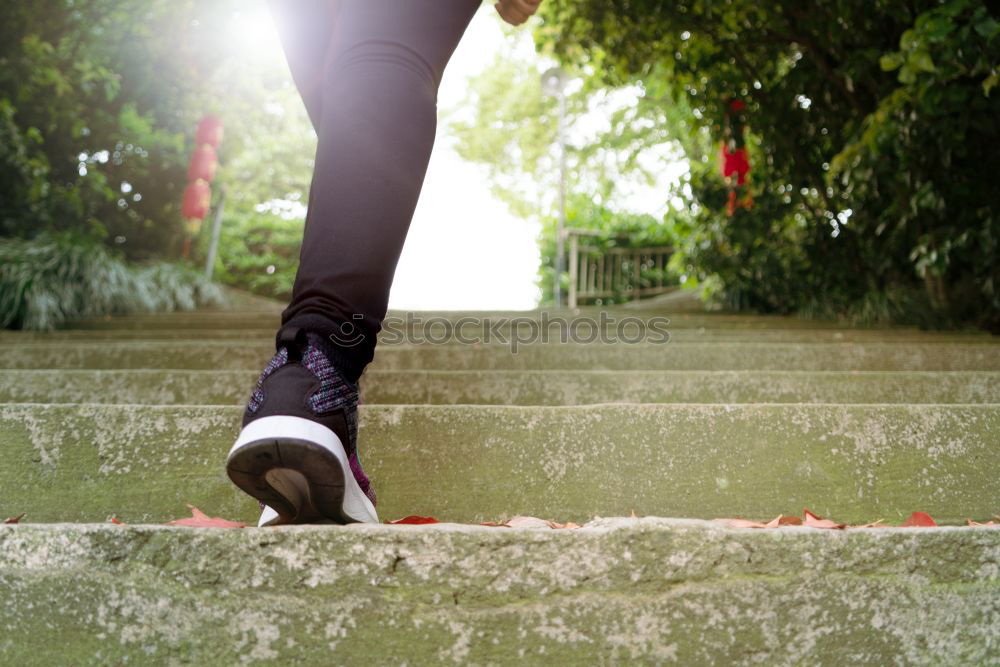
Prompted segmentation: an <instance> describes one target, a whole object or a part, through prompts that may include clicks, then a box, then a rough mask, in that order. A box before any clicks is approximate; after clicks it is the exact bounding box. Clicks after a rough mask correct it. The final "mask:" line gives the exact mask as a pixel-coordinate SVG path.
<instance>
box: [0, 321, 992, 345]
mask: <svg viewBox="0 0 1000 667" xmlns="http://www.w3.org/2000/svg"><path fill="white" fill-rule="evenodd" d="M517 330H518V331H520V332H521V333H522V334H528V333H530V332H531V328H530V327H528V326H521V327H519V328H518V329H517ZM604 330H605V331H607V332H608V333H609V334H610V333H611V332H616V330H617V327H606V328H605V329H604ZM668 330H669V335H670V340H671V342H675V343H678V342H684V343H689V342H702V343H716V342H718V343H982V344H994V345H996V344H1000V339H998V338H997V337H995V336H991V335H989V334H987V333H984V332H981V331H975V332H947V333H945V332H927V331H919V330H916V329H761V330H749V331H747V330H742V329H733V328H723V329H705V328H704V327H701V328H678V329H671V328H670V327H668ZM450 331H452V332H454V331H455V329H453V328H452V329H450ZM498 331H499V332H501V333H502V334H503V335H504V336H506V337H508V338H509V337H510V335H511V334H510V331H511V328H510V327H502V328H500V329H499V330H498ZM575 331H576V332H577V335H578V336H580V337H584V338H585V337H586V336H587V335H589V334H590V331H589V330H586V328H585V327H579V328H578V329H576V330H575ZM623 331H624V332H625V333H626V334H627V335H630V333H629V332H628V331H626V330H624V329H623ZM448 332H449V328H448V327H446V326H438V325H432V326H429V327H428V328H426V329H423V328H419V327H418V328H412V329H408V330H407V331H406V333H407V335H408V336H410V337H409V338H407V339H405V340H404V341H403V342H410V343H413V342H427V341H428V339H430V340H431V341H439V340H440V339H441V338H443V337H445V336H446V334H447V333H448ZM461 333H462V335H464V336H467V337H473V336H474V335H479V334H483V335H484V334H485V332H484V331H483V330H482V329H477V328H475V327H466V328H464V329H463V330H462V332H461ZM274 334H275V330H274V329H261V328H254V329H208V328H205V329H175V328H165V327H161V328H151V329H140V328H137V329H63V330H58V331H0V343H45V342H54V341H59V342H88V341H143V340H147V341H171V340H198V341H201V340H223V341H226V340H234V339H238V340H241V341H245V342H251V343H253V344H255V345H273V343H274ZM560 335H561V333H560V330H558V329H556V328H553V329H552V330H551V331H550V332H549V337H550V338H551V339H552V340H555V339H558V338H559V336H560ZM484 337H485V336H484ZM399 338H400V336H398V335H396V334H392V333H390V332H387V333H383V334H382V335H381V336H380V337H379V343H380V344H381V345H393V344H396V342H398V339H399Z"/></svg>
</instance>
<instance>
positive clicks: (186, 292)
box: [0, 235, 224, 329]
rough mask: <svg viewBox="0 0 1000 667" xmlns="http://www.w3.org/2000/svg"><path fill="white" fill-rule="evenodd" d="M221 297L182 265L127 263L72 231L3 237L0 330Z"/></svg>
mask: <svg viewBox="0 0 1000 667" xmlns="http://www.w3.org/2000/svg"><path fill="white" fill-rule="evenodd" d="M223 302H224V297H223V294H222V291H221V290H220V289H219V288H218V287H217V286H216V285H213V284H212V283H210V282H208V281H206V280H205V279H204V277H202V276H201V274H199V273H197V272H196V271H194V270H193V269H191V268H190V267H187V266H184V265H180V264H169V263H166V262H157V263H152V264H147V265H130V264H126V263H125V262H124V261H122V260H121V259H119V258H117V257H116V256H114V255H113V254H112V253H111V252H110V251H109V250H108V249H107V248H105V247H104V246H102V245H99V244H97V243H95V242H93V241H91V240H88V239H83V238H80V237H77V236H71V235H59V236H56V235H41V236H38V237H36V238H35V239H31V240H25V239H0V328H20V329H53V328H55V327H58V326H60V325H62V324H63V323H65V322H66V321H67V320H70V319H75V318H80V317H96V316H100V315H109V314H125V313H134V312H158V311H171V310H191V309H193V308H196V307H198V306H214V305H221V304H222V303H223Z"/></svg>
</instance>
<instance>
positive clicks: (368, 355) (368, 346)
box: [279, 314, 375, 384]
mask: <svg viewBox="0 0 1000 667" xmlns="http://www.w3.org/2000/svg"><path fill="white" fill-rule="evenodd" d="M290 326H295V327H299V328H301V329H304V330H305V331H306V332H307V333H310V334H314V335H313V336H309V340H310V342H312V343H314V344H315V345H317V346H318V347H319V348H320V349H321V350H322V351H323V354H325V355H326V357H327V359H329V360H330V363H331V364H333V367H334V368H336V369H337V370H338V371H340V372H341V373H342V374H343V376H344V377H345V378H346V379H347V380H349V381H350V382H353V383H355V384H357V382H358V379H359V378H360V377H361V374H362V373H363V372H364V370H365V367H366V366H367V365H368V364H369V363H371V360H372V357H373V356H374V354H375V345H374V336H371V341H369V340H367V335H365V337H362V338H361V340H359V341H358V342H357V343H356V344H353V345H349V346H347V345H341V344H338V343H337V342H336V338H337V337H338V336H340V335H341V333H340V332H341V331H342V329H341V327H340V325H339V324H337V323H335V322H333V321H332V320H329V319H327V318H325V317H323V316H321V315H314V314H307V315H299V316H296V317H295V318H294V319H293V320H290V321H288V322H286V323H285V324H284V325H282V327H281V328H282V329H284V328H285V327H290ZM279 332H280V329H279Z"/></svg>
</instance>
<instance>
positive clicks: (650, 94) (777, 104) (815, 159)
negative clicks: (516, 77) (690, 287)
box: [536, 0, 1000, 332]
mask: <svg viewBox="0 0 1000 667" xmlns="http://www.w3.org/2000/svg"><path fill="white" fill-rule="evenodd" d="M542 14H543V19H544V23H543V24H542V25H541V26H540V27H539V29H538V31H537V32H536V37H537V39H538V41H539V42H540V48H541V49H542V50H543V51H547V52H549V53H552V54H553V55H556V56H557V57H559V58H560V59H561V60H562V61H563V62H564V63H566V64H567V66H569V67H577V68H578V70H579V71H582V72H589V73H590V74H589V76H588V77H587V79H588V80H587V81H586V82H585V85H587V86H591V87H593V88H598V87H601V86H607V87H614V86H621V85H623V84H633V85H639V86H641V87H642V89H643V90H644V97H645V98H653V100H652V101H654V102H659V103H661V104H662V105H663V106H664V107H672V106H674V105H677V104H681V103H686V104H687V105H689V107H690V116H689V118H688V121H687V122H686V123H682V124H674V125H673V126H671V125H670V124H669V123H668V122H667V123H665V122H662V121H655V122H654V123H652V124H651V125H649V127H650V131H653V130H654V129H656V128H662V127H666V128H667V129H668V130H669V133H670V135H671V138H672V139H674V140H676V142H677V143H679V144H680V145H681V146H683V147H684V150H685V153H686V154H687V157H688V159H689V162H690V164H691V175H690V178H689V180H688V182H687V183H685V184H684V187H682V188H680V189H679V192H680V193H681V194H683V195H684V196H685V198H686V199H687V201H688V204H689V206H688V210H689V212H690V218H691V220H690V221H691V230H690V232H691V233H690V234H688V235H681V236H679V238H680V240H681V241H682V242H683V249H682V250H683V253H684V255H685V262H686V267H685V269H686V272H688V273H691V272H693V273H695V274H696V275H697V276H698V277H699V279H700V280H702V281H706V282H710V283H712V284H713V285H714V286H717V287H718V290H719V291H718V293H717V294H718V296H720V297H721V298H722V299H723V300H725V301H726V302H728V303H729V304H730V305H731V306H734V307H737V308H752V309H756V310H761V311H768V312H785V313H788V312H800V313H812V314H827V315H835V316H838V317H845V318H848V319H851V320H855V321H864V322H886V321H897V322H904V321H905V322H909V323H916V324H921V325H928V326H948V325H959V324H977V325H979V326H982V327H984V328H988V329H990V330H993V331H998V332H1000V263H998V262H997V260H996V258H997V255H998V248H1000V216H998V215H997V213H996V210H997V207H996V206H995V199H996V196H995V185H994V181H995V176H994V171H995V170H993V169H992V168H991V166H990V165H992V164H993V162H995V158H994V153H995V151H996V148H995V147H996V145H997V143H998V142H1000V122H998V119H1000V95H997V92H996V90H997V86H998V84H1000V75H998V70H1000V60H998V54H1000V50H998V48H997V45H998V43H1000V11H998V9H997V7H996V4H995V3H983V2H982V1H981V0H917V1H915V2H902V0H878V2H862V1H861V0H850V1H845V2H838V3H805V4H804V3H801V2H796V1H795V0H775V2H770V3H759V2H752V1H751V0H729V1H727V2H706V1H702V0H678V1H677V2H673V3H663V2H658V1H657V0H633V1H632V2H630V3H607V2H600V1H599V0H573V1H570V0H551V2H547V3H545V4H544V5H543V11H542ZM733 98H738V99H740V100H741V101H743V102H744V103H745V104H746V110H747V111H746V114H747V117H748V127H749V134H748V135H747V141H748V144H749V149H750V155H751V157H750V160H751V164H752V167H753V173H752V182H751V185H750V188H751V190H752V191H753V196H754V202H755V206H754V208H753V209H752V210H750V211H742V210H741V211H738V212H737V213H736V215H734V216H733V217H732V218H729V217H727V216H726V214H725V194H726V192H725V187H724V185H723V183H722V179H721V177H720V176H719V175H718V171H717V167H716V161H717V159H718V158H717V157H716V155H715V152H716V150H717V149H715V150H713V151H712V154H706V153H704V152H700V153H699V151H697V150H695V151H692V149H691V146H692V145H694V144H697V143H698V142H697V140H698V139H699V138H703V137H708V138H712V139H713V140H715V141H718V139H719V138H720V136H721V133H722V128H723V127H724V119H725V115H726V109H727V108H728V104H729V101H730V100H732V99H733ZM667 120H668V121H669V117H667ZM696 147H697V146H696Z"/></svg>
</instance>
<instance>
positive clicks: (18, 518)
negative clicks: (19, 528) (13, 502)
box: [3, 512, 27, 523]
mask: <svg viewBox="0 0 1000 667" xmlns="http://www.w3.org/2000/svg"><path fill="white" fill-rule="evenodd" d="M25 514H27V512H21V513H20V514H18V515H17V516H12V517H10V518H9V519H4V520H3V522H4V523H20V521H21V519H23V518H24V515H25Z"/></svg>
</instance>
